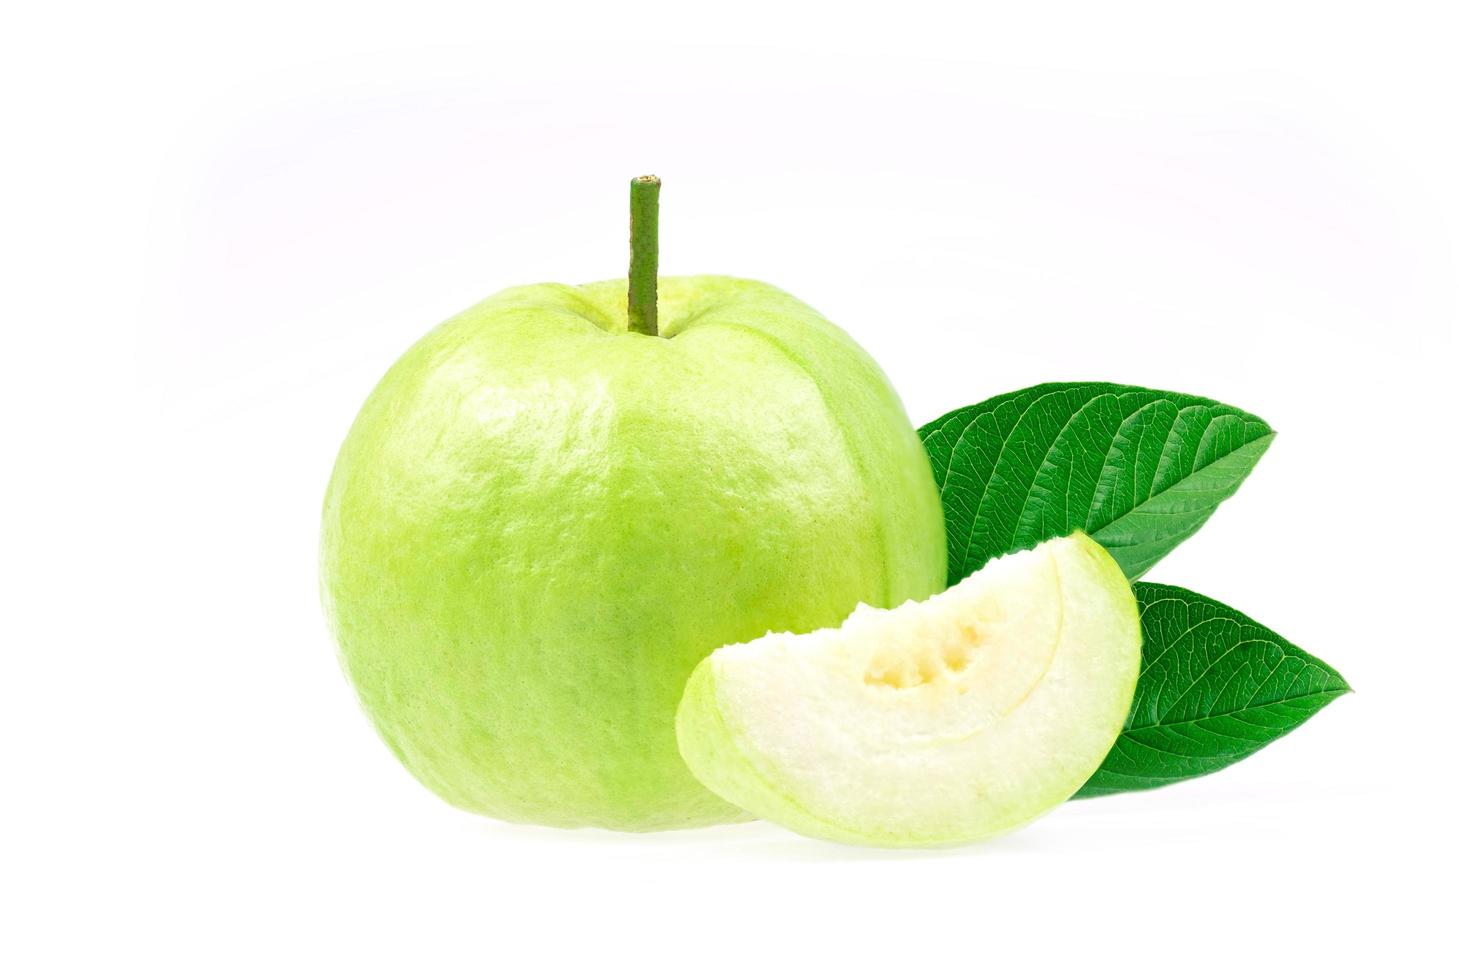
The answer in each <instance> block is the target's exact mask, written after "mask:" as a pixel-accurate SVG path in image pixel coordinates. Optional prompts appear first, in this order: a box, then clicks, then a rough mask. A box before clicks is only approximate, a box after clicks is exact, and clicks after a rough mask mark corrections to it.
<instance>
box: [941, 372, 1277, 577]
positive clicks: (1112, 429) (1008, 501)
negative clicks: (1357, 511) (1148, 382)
mask: <svg viewBox="0 0 1459 980" xmlns="http://www.w3.org/2000/svg"><path fill="white" fill-rule="evenodd" d="M920 435H921V436H922V443H923V445H924V446H926V448H927V455H928V456H929V457H930V458H931V460H932V469H933V473H934V474H935V476H936V478H937V483H938V486H939V487H940V488H941V491H942V508H943V513H944V515H945V519H946V521H947V547H948V556H947V561H948V583H947V584H948V585H953V584H955V583H957V582H959V581H961V580H962V579H964V578H966V577H967V576H968V575H971V574H972V573H973V572H975V571H977V570H978V569H979V568H981V567H983V565H984V564H986V563H987V562H988V560H989V559H991V558H995V557H997V556H998V555H1002V554H1007V553H1009V552H1011V551H1021V550H1023V549H1025V548H1031V547H1033V546H1034V545H1036V544H1038V543H1040V542H1042V541H1046V540H1048V539H1049V538H1054V537H1059V536H1061V535H1064V534H1068V533H1070V532H1071V531H1075V530H1083V531H1086V532H1088V533H1089V534H1090V536H1092V537H1093V538H1094V539H1095V540H1096V541H1098V542H1099V543H1100V544H1102V545H1104V547H1105V548H1106V549H1108V550H1109V553H1110V554H1111V555H1113V556H1114V557H1115V560H1116V561H1118V562H1119V563H1120V567H1121V568H1123V569H1124V570H1125V574H1126V575H1128V576H1129V577H1130V578H1131V579H1136V578H1139V577H1140V576H1141V575H1143V574H1144V573H1145V572H1146V571H1147V570H1148V569H1149V568H1150V566H1152V565H1154V564H1155V563H1156V562H1157V561H1159V560H1160V559H1161V558H1163V557H1164V556H1165V555H1166V554H1168V553H1169V552H1170V551H1171V549H1173V548H1174V547H1175V546H1176V545H1178V544H1180V542H1182V541H1184V540H1185V539H1186V538H1188V537H1190V536H1191V535H1192V534H1194V533H1195V532H1196V531H1197V530H1198V529H1199V528H1200V526H1201V525H1202V524H1204V523H1205V522H1206V519H1207V518H1209V517H1210V516H1211V514H1212V513H1213V512H1214V511H1215V510H1216V506H1217V505H1218V504H1220V503H1221V501H1223V500H1225V499H1226V498H1227V497H1229V496H1231V495H1232V494H1233V493H1235V492H1236V488H1237V487H1239V486H1241V481H1242V480H1244V479H1246V476H1247V474H1248V473H1250V472H1251V470H1252V467H1254V466H1255V465H1256V461H1257V460H1258V459H1260V458H1261V454H1262V453H1264V452H1266V448H1267V446H1269V445H1270V444H1271V441H1272V439H1274V438H1275V437H1276V433H1274V432H1273V431H1272V429H1271V426H1269V425H1267V424H1266V423H1265V422H1263V421H1262V420H1261V419H1259V418H1257V417H1256V416H1255V415H1252V414H1250V413H1248V412H1243V411H1241V410H1240V409H1238V408H1232V407H1231V406H1230V405H1223V404H1221V403H1220V402H1215V401H1211V400H1210V399H1208V398H1197V397H1195V396H1193V395H1181V394H1176V393H1174V392H1169V391H1154V390H1151V389H1149V388H1135V387H1131V386H1129V385H1115V384H1105V383H1101V382H1079V383H1067V384H1044V385H1037V386H1035V387H1033V388H1025V389H1023V390H1022V391H1014V392H1010V393H1009V394H1006V395H999V396H998V397H996V398H990V399H989V400H988V401H985V402H981V403H980V404H977V405H971V406H969V407H967V408H961V409H958V410H957V411H955V412H950V413H948V414H947V415H944V416H943V417H942V418H940V419H938V420H937V421H935V422H931V423H928V424H927V425H925V426H923V427H922V429H921V430H920Z"/></svg>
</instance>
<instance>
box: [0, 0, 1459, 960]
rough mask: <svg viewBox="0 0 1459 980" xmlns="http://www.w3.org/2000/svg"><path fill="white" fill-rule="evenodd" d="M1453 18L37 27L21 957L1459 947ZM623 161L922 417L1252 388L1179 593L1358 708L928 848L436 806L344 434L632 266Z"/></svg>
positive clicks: (677, 248) (25, 200)
mask: <svg viewBox="0 0 1459 980" xmlns="http://www.w3.org/2000/svg"><path fill="white" fill-rule="evenodd" d="M1082 8H1087V9H1082ZM1438 9H1439V7H1438V6H1437V5H1436V6H1434V7H1429V8H1424V7H1416V6H1412V5H1405V4H1392V3H1384V4H1377V3H1374V4H1368V5H1358V6H1347V5H1342V4H1320V5H1318V4H1314V5H1311V6H1303V5H1294V4H1290V3H1270V2H1266V3H1259V4H1244V3H1234V4H1233V3H1226V4H1219V5H1210V4H1203V5H1194V4H1169V3H1152V4H1148V5H1135V6H1130V5H1120V4H1105V3H1102V4H1088V5H1082V7H1081V6H1071V7H1068V8H1059V7H1051V6H1048V5H1044V4H1035V5H1027V4H1025V5H1017V4H1008V3H999V4H996V5H990V6H987V7H981V6H970V5H967V4H961V3H960V4H947V5H931V4H925V3H919V2H901V3H897V4H895V5H891V6H890V7H887V6H882V5H878V6H877V7H875V8H873V9H868V10H857V9H855V7H854V5H834V6H832V5H829V4H827V5H819V4H815V5H813V4H806V3H796V2H790V0H779V2H774V3H761V2H757V0H747V2H737V3H734V4H723V5H716V6H714V7H712V8H711V7H708V6H701V5H697V4H692V3H687V2H679V3H658V2H653V0H648V2H640V3H635V4H633V5H631V6H628V7H623V8H621V9H620V8H616V7H614V6H613V5H609V4H589V3H581V4H567V5H564V4H550V3H535V4H532V3H529V4H517V5H512V6H511V7H510V8H509V9H504V8H503V7H502V6H501V5H497V4H493V3H490V2H476V3H470V4H459V5H443V4H433V3H412V4H402V5H399V6H396V7H391V6H390V5H386V4H375V3H359V2H355V3H349V4H344V3H327V4H326V3H299V2H292V3H272V2H262V3H252V4H248V5H237V6H233V7H231V8H225V7H224V6H223V5H216V4H197V3H192V4H162V3H146V2H143V3H131V4H105V5H102V4H84V3H83V4H73V5H68V6H66V7H64V8H63V7H61V6H59V5H38V4H37V5H30V6H29V9H27V10H23V11H20V12H12V13H11V14H9V15H8V18H7V25H6V28H5V32H4V34H5V36H4V38H3V41H0V45H3V48H4V50H3V52H0V53H3V58H0V82H3V91H4V92H5V95H4V100H5V107H4V117H5V125H4V131H5V141H6V144H7V149H6V150H5V153H4V156H3V158H0V168H3V171H4V180H3V182H0V204H3V210H0V215H3V217H0V225H3V229H4V230H3V245H0V248H3V252H0V260H3V265H0V268H3V269H4V273H3V279H4V291H3V300H0V302H3V304H4V308H5V309H4V314H3V320H0V335H3V354H0V374H3V379H4V384H3V386H0V387H3V391H0V398H3V406H0V407H3V416H0V417H3V419H4V423H3V424H4V429H3V435H4V441H5V459H6V463H5V466H4V480H3V484H0V494H4V495H5V496H6V497H7V498H8V500H9V503H8V505H7V507H6V519H5V544H4V546H3V554H4V561H3V564H0V576H3V577H4V578H3V583H0V585H3V595H4V597H5V598H4V607H3V608H4V616H3V626H0V629H3V633H4V638H3V651H0V655H3V665H4V668H3V669H4V676H3V682H0V705H3V708H0V728H3V732H0V734H3V753H4V755H3V760H4V783H3V787H4V795H5V800H6V801H5V802H4V804H3V807H0V825H3V835H0V903H3V908H0V922H3V924H4V925H3V930H0V931H3V933H4V938H3V939H0V973H4V974H5V975H7V976H11V977H17V978H18V977H31V976H88V977H96V976H115V975H123V974H128V973H131V974H135V975H146V976H190V977H204V976H235V975H236V976H316V977H318V976H346V975H357V976H374V975H381V976H386V975H398V976H457V975H488V976H498V977H526V976H547V975H559V976H579V975H582V976H615V975H624V976H643V977H649V976H675V977H678V976H695V977H700V976H704V977H713V976H732V975H746V974H752V975H755V976H783V975H804V976H832V975H857V974H862V973H865V974H883V975H893V974H895V975H900V976H917V975H922V974H925V975H935V976H948V975H968V976H971V975H993V974H994V973H995V972H996V973H997V974H998V975H1004V976H1049V975H1052V974H1053V972H1054V971H1055V970H1056V969H1058V970H1066V971H1070V972H1071V973H1075V974H1076V975H1082V974H1093V975H1096V976H1099V975H1110V976H1129V975H1177V976H1187V977H1205V976H1212V977H1231V976H1238V975H1240V976H1277V975H1281V974H1283V973H1289V972H1291V971H1298V970H1300V971H1301V975H1323V973H1324V972H1325V971H1328V970H1332V971H1341V972H1345V971H1364V972H1366V971H1370V970H1378V969H1382V970H1383V971H1385V974H1386V975H1401V976H1436V975H1439V974H1440V973H1443V972H1445V970H1446V969H1450V968H1452V956H1451V955H1450V953H1449V947H1448V943H1449V939H1450V937H1449V935H1448V933H1449V932H1450V931H1451V930H1452V919H1453V916H1452V912H1453V907H1452V891H1451V889H1450V887H1449V880H1450V879H1451V878H1452V877H1453V875H1454V873H1455V871H1456V867H1455V850H1454V845H1453V843H1452V838H1453V834H1452V819H1453V818H1452V809H1451V804H1452V788H1451V786H1450V783H1451V782H1452V779H1453V776H1454V771H1455V764H1454V752H1453V749H1454V745H1453V736H1452V731H1453V729H1452V721H1451V711H1452V707H1451V706H1452V704H1453V703H1454V701H1453V699H1454V696H1455V694H1454V692H1455V690H1456V681H1459V676H1456V668H1455V659H1456V656H1455V655H1456V653H1459V650H1456V644H1455V642H1454V637H1453V633H1452V629H1453V627H1452V622H1453V602H1454V599H1453V592H1454V586H1455V584H1456V583H1455V576H1454V574H1453V559H1452V551H1453V548H1454V546H1455V544H1456V541H1455V535H1454V531H1453V517H1452V514H1453V506H1454V499H1455V490H1454V487H1455V482H1454V481H1455V478H1456V473H1455V465H1454V456H1455V448H1454V437H1453V434H1452V433H1453V428H1452V423H1451V420H1450V415H1451V405H1452V402H1453V380H1452V378H1453V374H1454V370H1455V367H1456V361H1455V338H1454V331H1455V323H1456V307H1459V270H1456V252H1455V232H1456V222H1459V187H1456V183H1459V177H1456V175H1459V137H1456V119H1455V117H1456V112H1455V108H1454V101H1453V92H1454V91H1455V89H1454V86H1456V85H1459V72H1456V69H1455V60H1454V55H1453V45H1452V42H1453V38H1454V36H1455V30H1454V25H1453V24H1452V23H1450V22H1448V21H1447V20H1445V19H1443V18H1441V16H1440V15H1439V14H1438V13H1437V11H1438ZM38 11H43V12H38ZM645 171H652V172H657V173H659V174H661V175H662V176H663V177H664V179H665V190H664V194H663V248H664V252H663V270H664V272H665V273H686V272H724V273H733V274H739V275H744V276H751V277H757V278H763V279H766V280H769V281H771V282H774V283H776V284H778V285H781V286H783V287H784V288H786V289H788V290H790V291H791V292H794V293H796V294H797V295H799V296H801V297H802V298H804V299H805V300H807V301H808V302H810V303H811V304H812V305H814V306H817V307H818V308H820V309H821V310H822V311H823V312H825V313H826V314H827V315H828V316H830V317H831V318H832V319H833V320H835V321H837V322H838V323H840V324H841V325H842V326H844V327H845V328H846V329H848V330H849V331H850V332H851V333H852V334H853V335H854V336H855V337H857V338H858V339H859V340H860V342H861V343H862V344H863V345H864V346H865V347H866V348H867V349H868V350H870V351H871V352H872V354H873V355H874V356H875V357H876V358H877V359H878V360H879V361H880V362H881V364H882V365H883V366H884V367H885V369H886V370H887V372H888V373H889V375H890V376H891V377H892V379H893V380H894V382H895V383H896V384H897V385H898V387H899V389H900V391H901V392H902V394H903V396H904V399H905V401H906V404H907V407H908V410H909V413H910V414H911V416H912V418H913V420H914V421H915V422H917V423H921V422H925V421H928V420H930V419H931V418H933V417H935V416H936V415H939V414H941V413H942V412H944V411H946V410H948V409H951V408H954V407H957V406H960V405H963V404H967V403H970V402H974V401H978V400H981V399H983V398H985V397H987V396H989V395H992V394H995V393H998V392H1001V391H1005V390H1009V389H1013V388H1017V387H1021V386H1023V385H1027V384H1030V383H1034V382H1039V381H1045V380H1076V379H1077V380H1082V379H1101V380H1115V381H1125V382H1130V383H1138V384H1146V385H1151V386H1156V387H1166V388H1172V389H1176V390H1184V391H1191V392H1195V393H1199V394H1205V395H1210V396H1213V397H1217V398H1221V399H1224V400H1227V401H1230V402H1232V403H1234V404H1237V405H1240V406H1242V407H1244V408H1247V409H1250V410H1252V411H1255V412H1257V413H1258V414H1261V415H1263V416H1265V417H1266V418H1267V419H1269V420H1270V421H1271V422H1272V423H1273V424H1274V425H1275V426H1276V427H1277V428H1278V429H1279V430H1280V432H1281V436H1280V437H1279V438H1278V440H1277V442H1276V443H1275V445H1274V447H1273V448H1272V450H1271V451H1270V452H1269V453H1268V455H1267V457H1266V459H1264V460H1263V462H1262V463H1261V465H1260V466H1259V467H1258V469H1257V471H1256V473H1255V475H1254V476H1253V477H1252V478H1251V479H1250V480H1249V481H1248V482H1247V484H1246V486H1245V487H1244V488H1243V489H1242V491H1241V493H1240V494H1239V495H1238V496H1237V497H1236V498H1235V499H1234V500H1232V501H1231V502H1229V503H1227V504H1226V505H1225V506H1224V507H1223V508H1222V509H1221V511H1220V512H1219V513H1218V514H1217V515H1216V517H1215V518H1214V519H1213V520H1212V521H1211V522H1210V523H1209V525H1208V526H1207V527H1206V529H1205V530H1204V531H1203V532H1202V533H1201V534H1200V535H1198V536H1197V537H1196V538H1195V539H1193V540H1192V541H1190V542H1189V543H1187V544H1186V545H1184V546H1182V547H1181V548H1180V550H1179V551H1178V552H1176V553H1175V554H1174V555H1173V556H1172V557H1170V558H1169V559H1168V560H1166V561H1165V562H1164V563H1163V564H1162V565H1161V566H1160V567H1158V568H1157V569H1156V570H1155V571H1154V572H1153V573H1152V574H1151V576H1150V578H1151V579H1152V580H1155V581H1168V582H1174V583H1178V584H1181V585H1185V586H1188V587H1191V588H1194V589H1197V590H1199V591H1202V592H1206V593H1208V594H1210V595H1212V596H1215V597H1217V598H1220V599H1222V600H1224V601H1227V602H1229V603H1230V604H1232V605H1234V606H1236V607H1237V608H1239V609H1242V610H1244V611H1246V612H1248V613H1249V614H1251V615H1253V616H1255V617H1256V618H1257V619H1259V620H1261V621H1263V622H1265V623H1267V624H1268V625H1270V626H1272V627H1273V628H1275V629H1277V630H1278V631H1280V632H1282V633H1283V634H1285V635H1286V636H1287V637H1289V638H1290V639H1292V640H1293V641H1294V642H1296V643H1298V644H1299V645H1301V646H1304V647H1305V648H1307V649H1309V650H1311V651H1312V652H1314V653H1316V654H1318V655H1319V656H1321V657H1323V658H1324V659H1326V660H1328V661H1329V662H1330V663H1332V664H1333V665H1334V666H1336V667H1337V668H1339V669H1340V670H1341V671H1343V672H1344V673H1345V674H1346V676H1347V677H1348V679H1349V680H1350V682H1351V683H1352V684H1353V686H1354V687H1355V688H1356V689H1357V693H1356V694H1355V695H1354V696H1350V697H1345V698H1342V699H1341V700H1339V701H1338V702H1336V703H1335V704H1334V705H1333V706H1332V707H1330V708H1328V709H1326V710H1325V711H1323V712H1322V713H1321V714H1320V715H1319V716H1318V717H1317V718H1315V719H1314V720H1313V721H1311V722H1310V723H1309V724H1308V725H1307V726H1306V727H1304V728H1302V729H1300V730H1299V731H1297V732H1296V733H1295V734H1293V735H1292V736H1290V737H1289V738H1287V739H1285V740H1283V741H1281V742H1279V743H1277V744H1275V745H1274V746H1272V747H1270V748H1269V749H1267V750H1265V751H1263V752H1262V753H1260V754H1259V755H1257V756H1256V757H1254V758H1253V759H1251V760H1249V761H1247V762H1244V763H1242V764H1240V765H1238V766H1237V767H1235V768H1233V769H1230V770H1227V771H1226V772H1223V773H1221V774H1218V775H1215V776H1212V777H1210V778H1207V779H1203V780H1198V781H1194V782H1190V783H1186V784H1184V785H1181V786H1178V787H1174V788H1169V789H1165V790H1161V791H1158V792H1155V793H1149V794H1135V795H1128V796H1121V797H1115V798H1109V799H1104V800H1097V801H1090V802H1083V803H1078V804H1071V805H1069V806H1066V807H1063V808H1061V809H1059V810H1058V811H1056V812H1055V813H1054V814H1052V815H1051V816H1049V817H1048V818H1046V819H1044V820H1042V821H1041V822H1039V823H1037V824H1035V825H1034V826H1032V827H1030V828H1028V829H1027V830H1024V831H1022V832H1020V833H1017V834H1015V835H1012V836H1009V837H1007V838H1004V839H1002V840H998V841H995V842H992V843H990V844H987V845H985V846H980V847H973V848H967V849H963V850H958V851H951V852H936V853H881V852H876V851H865V850H855V849H851V848H845V847H839V846H834V845H830V844H822V843H818V842H813V841H809V840H803V839H800V838H797V837H794V836H792V835H791V834H789V833H787V832H784V831H781V830H779V829H777V828H775V827H772V826H767V825H746V826H739V827H732V828H724V829H720V830H714V831H703V832H682V833H674V834H664V835H658V836H624V835H615V834H609V833H599V832H563V831H553V830H546V829H535V828H525V827H513V826H507V825H502V824H497V823H494V822H491V821H488V820H485V819H481V818H477V817H473V816H470V815H467V814H464V813H459V812H456V811H454V810H452V809H450V808H448V807H447V806H445V805H444V804H442V803H440V802H438V801H437V800H436V799H435V798H433V797H432V796H430V795H429V794H428V793H427V792H426V791H425V790H423V789H421V788H419V787H418V786H417V785H416V784H415V783H414V782H413V780H412V779H411V778H410V777H409V776H408V775H407V774H406V773H405V772H404V771H403V770H402V769H401V768H400V767H399V766H398V765H397V764H396V763H395V761H394V760H393V759H392V758H391V757H390V755H389V753H388V752H387V751H386V750H385V749H384V748H383V746H381V745H380V744H379V742H378V740H377V739H376V738H375V736H374V735H373V734H372V733H371V730H370V728H369V726H368V725H367V723H366V722H365V720H364V718H363V716H362V715H361V714H360V712H359V711H358V709H357V708H356V706H355V703H354V700H353V696H352V694H351V692H350V691H349V689H348V687H347V685H346V683H345V681H344V679H343V677H342V675H341V674H340V672H339V670H338V668H337V666H336V663H335V660H334V654H333V650H332V648H331V644H330V641H329V638H328V636H327V635H326V632H325V629H324V627H323V623H322V620H321V616H320V614H319V612H318V603H317V586H316V579H315V568H314V562H315V551H316V525H317V520H318V513H319V508H320V501H321V497H322V493H323V489H324V484H325V480H326V478H327V475H328V472H329V468H330V466H331V463H332V461H333V455H334V452H335V450H336V449H337V447H338V444H339V441H340V439H341V438H342V437H343V435H344V432H345V429H346V427H347V426H348V424H349V422H350V419H351V418H352V416H353V414H354V412H355V410H356V409H357V408H358V407H359V404H360V403H361V401H362V400H363V398H364V396H365V395H366V393H367V392H368V391H369V389H370V387H371V386H372V385H373V383H374V382H375V380H376V379H377V378H378V377H379V375H380V374H381V373H382V372H383V371H384V369H385V368H386V367H387V366H388V365H389V364H390V363H391V361H392V360H393V359H394V358H395V357H396V356H398V355H399V354H400V353H401V352H402V351H403V350H404V349H405V347H406V346H408V345H409V344H410V343H411V342H412V341H413V340H414V339H415V338H416V337H417V336H418V335H419V334H421V333H422V332H423V331H424V330H426V329H427V328H428V327H430V326H431V325H432V324H434V323H435V322H437V321H439V320H441V319H443V318H445V317H446V316H448V315H450V314H452V313H454V312H456V311H458V310H460V309H462V308H464V307H466V306H467V305H469V304H471V303H472V302H474V301H475V300H477V299H478V298H480V297H482V296H484V295H486V294H488V293H491V292H494V291H495V290H497V289H499V288H501V287H503V286H506V285H510V284H514V283H519V282H532V281H540V280H561V281H567V282H577V281H585V280H591V279H599V278H606V277H612V276H618V275H621V274H622V272H623V270H624V267H625V262H626V254H625V244H624V242H625V237H626V228H625V209H626V192H625V183H626V181H627V179H628V178H629V177H631V176H633V175H634V174H637V173H640V172H645ZM1445 964H1447V966H1446V965H1445ZM791 971H795V973H794V974H792V973H791ZM919 971H920V972H919Z"/></svg>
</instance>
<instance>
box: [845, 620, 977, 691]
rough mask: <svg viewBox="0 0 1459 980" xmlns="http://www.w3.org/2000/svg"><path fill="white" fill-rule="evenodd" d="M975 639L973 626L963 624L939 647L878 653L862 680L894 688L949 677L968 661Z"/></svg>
mask: <svg viewBox="0 0 1459 980" xmlns="http://www.w3.org/2000/svg"><path fill="white" fill-rule="evenodd" d="M978 639H979V636H978V631H977V629H976V628H975V627H974V626H972V625H969V624H965V625H963V626H960V627H959V628H958V631H957V634H956V635H955V636H954V637H951V638H950V642H945V643H944V644H943V645H942V647H941V648H940V649H938V648H931V649H927V648H923V649H919V650H917V651H916V652H914V653H911V654H908V653H906V652H904V651H896V652H889V653H881V654H878V655H877V656H875V657H873V658H872V660H871V663H870V664H869V665H868V666H867V668H866V673H865V674H864V675H863V678H862V679H863V680H864V681H865V683H867V684H869V685H872V686H876V687H890V688H895V689H897V690H906V689H907V688H914V687H921V686H923V685H925V684H934V683H937V682H938V681H950V680H953V679H955V678H956V676H957V675H958V674H960V673H962V672H963V671H965V670H967V669H968V665H969V664H970V663H972V655H971V654H970V652H969V650H970V648H972V647H974V646H976V645H977V644H978Z"/></svg>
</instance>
